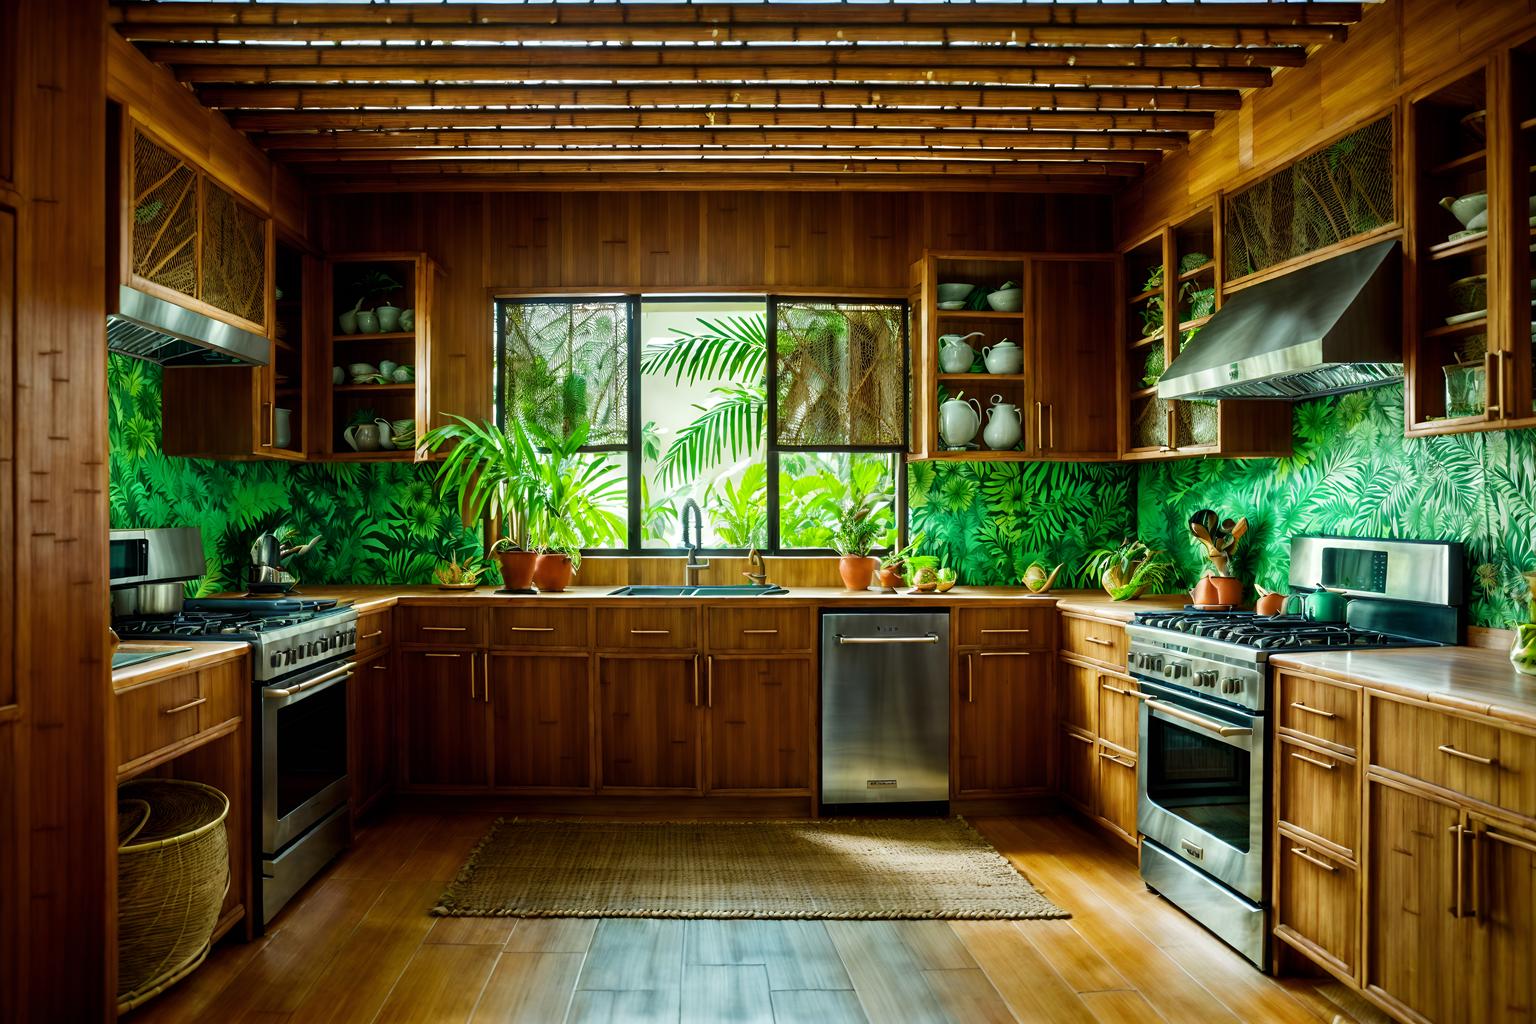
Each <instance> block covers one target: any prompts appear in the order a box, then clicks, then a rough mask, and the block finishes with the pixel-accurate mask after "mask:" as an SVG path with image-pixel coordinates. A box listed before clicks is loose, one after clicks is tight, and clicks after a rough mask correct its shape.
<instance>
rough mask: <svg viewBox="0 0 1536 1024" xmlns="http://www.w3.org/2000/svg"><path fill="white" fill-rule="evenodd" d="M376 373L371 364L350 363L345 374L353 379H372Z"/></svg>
mask: <svg viewBox="0 0 1536 1024" xmlns="http://www.w3.org/2000/svg"><path fill="white" fill-rule="evenodd" d="M378 372H379V371H378V369H377V368H376V367H375V366H374V365H373V364H372V363H350V364H348V366H347V373H349V374H351V375H352V376H353V377H372V376H373V375H374V374H376V373H378Z"/></svg>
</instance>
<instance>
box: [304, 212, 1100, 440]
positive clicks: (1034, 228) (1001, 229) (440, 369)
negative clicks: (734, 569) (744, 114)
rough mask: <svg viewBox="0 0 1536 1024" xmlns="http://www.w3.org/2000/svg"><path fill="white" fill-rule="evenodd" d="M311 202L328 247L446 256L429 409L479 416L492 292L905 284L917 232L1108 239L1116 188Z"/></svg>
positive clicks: (923, 237) (992, 243)
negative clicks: (1109, 194)
mask: <svg viewBox="0 0 1536 1024" xmlns="http://www.w3.org/2000/svg"><path fill="white" fill-rule="evenodd" d="M310 212H311V225H310V236H311V239H312V241H313V242H314V243H315V244H316V245H318V246H319V247H320V248H321V249H322V250H324V251H326V252H347V251H353V252H358V251H397V250H416V249H420V250H422V251H425V252H427V253H428V254H429V255H431V256H432V257H433V258H434V259H436V260H437V261H438V262H439V263H441V264H442V265H443V267H444V269H445V270H446V272H447V280H446V282H445V286H444V288H443V290H442V291H441V293H440V302H439V308H438V309H437V310H434V312H433V323H434V325H435V326H434V331H435V333H434V337H433V349H432V351H433V412H434V413H442V412H454V413H459V414H461V415H467V416H474V417H484V416H488V415H489V411H490V410H489V408H488V405H487V402H488V399H487V397H486V396H487V395H488V394H489V391H490V388H489V385H488V384H487V383H486V382H487V381H488V380H489V374H490V356H491V348H490V338H491V325H490V319H491V313H490V309H491V299H492V297H493V296H494V295H496V294H497V293H509V292H529V291H535V292H537V291H551V292H558V291H586V292H598V291H609V292H618V291H627V292H635V291H667V290H672V291H701V292H717V293H718V292H766V291H774V292H779V293H795V292H828V291H832V292H836V291H838V290H845V291H848V292H857V291H870V290H884V291H894V292H897V293H905V291H906V289H907V280H908V268H909V266H910V264H911V262H912V261H913V260H914V259H916V258H917V257H918V255H919V254H920V253H921V252H922V250H923V249H925V248H929V249H1000V250H1050V251H1061V252H1091V251H1103V250H1106V249H1109V248H1111V246H1112V243H1113V240H1114V239H1113V231H1112V211H1111V204H1110V200H1109V199H1108V198H1106V197H1104V196H1085V195H1040V194H1017V193H947V192H945V193H933V192H843V193H839V192H566V193H552V192H471V193H464V192H430V193H406V194H398V193H391V194H377V195H346V196H324V197H316V198H315V199H314V200H313V202H312V204H311V211H310ZM434 422H436V418H435V417H434Z"/></svg>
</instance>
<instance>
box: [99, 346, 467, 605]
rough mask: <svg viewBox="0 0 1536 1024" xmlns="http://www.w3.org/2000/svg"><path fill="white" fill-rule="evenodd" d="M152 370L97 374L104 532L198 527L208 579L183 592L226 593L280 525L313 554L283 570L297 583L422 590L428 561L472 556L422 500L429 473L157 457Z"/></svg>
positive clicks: (429, 492) (431, 502) (145, 366)
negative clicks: (104, 417)
mask: <svg viewBox="0 0 1536 1024" xmlns="http://www.w3.org/2000/svg"><path fill="white" fill-rule="evenodd" d="M162 372H163V371H162V370H161V368H160V367H159V366H156V365H154V364H153V363H146V362H142V361H140V360H137V359H129V358H128V357H126V356H121V355H116V354H114V355H111V356H109V361H108V364H107V390H108V394H107V397H108V427H109V431H110V435H109V436H110V438H111V458H110V468H111V480H110V484H109V490H108V500H109V502H110V506H111V522H112V526H113V528H114V529H127V528H150V527H161V526H201V527H202V528H203V549H204V554H205V556H206V558H207V564H208V571H207V573H206V574H205V575H204V576H203V578H202V579H201V580H198V581H196V583H195V584H194V585H189V587H188V589H189V591H190V592H195V593H197V594H213V593H218V592H220V591H225V590H234V589H237V588H238V587H239V585H240V583H239V575H240V571H241V569H242V568H243V567H244V566H245V565H246V564H247V562H248V561H249V553H250V547H251V541H252V540H253V539H254V537H255V535H256V534H257V533H259V532H261V531H262V530H264V529H270V528H272V527H275V526H280V525H283V524H285V523H286V524H292V525H293V527H294V528H295V531H296V532H297V534H298V535H299V536H300V537H304V538H308V537H312V536H314V535H315V534H319V535H320V536H321V538H322V540H321V542H320V544H319V545H318V546H317V547H316V548H315V549H314V550H313V551H311V552H310V553H309V554H307V555H305V556H304V558H303V559H302V560H300V561H298V562H296V563H295V565H294V571H295V573H296V574H297V575H298V576H299V578H300V579H301V580H303V581H305V582H308V583H317V584H319V583H430V582H431V581H432V570H433V568H434V567H435V566H436V565H437V563H438V561H439V560H449V559H462V558H464V557H466V556H475V555H478V554H479V553H480V540H479V537H478V536H476V535H475V534H474V533H472V532H470V531H467V530H465V529H464V527H463V524H462V523H460V522H459V519H458V516H457V515H456V514H455V513H454V510H453V509H452V508H451V507H450V506H448V505H447V504H445V503H444V502H442V501H439V500H438V498H437V497H436V495H435V494H434V493H433V489H432V477H433V474H434V468H433V467H431V466H419V465H414V464H412V463H407V462H384V463H375V464H373V465H363V464H360V463H288V462H214V461H208V460H204V459H182V458H176V457H174V456H169V455H165V454H163V453H162V452H161V450H160V437H161V434H160V381H161V374H162Z"/></svg>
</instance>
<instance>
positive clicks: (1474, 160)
mask: <svg viewBox="0 0 1536 1024" xmlns="http://www.w3.org/2000/svg"><path fill="white" fill-rule="evenodd" d="M1487 159H1488V151H1487V150H1486V149H1479V150H1477V151H1476V152H1473V153H1467V154H1465V155H1464V156H1458V157H1456V158H1455V159H1454V160H1447V161H1446V162H1445V163H1443V164H1436V165H1435V166H1433V167H1431V168H1430V169H1429V173H1430V174H1455V173H1456V172H1458V171H1465V170H1468V169H1470V168H1474V167H1477V166H1478V165H1479V164H1481V163H1483V161H1485V160H1487Z"/></svg>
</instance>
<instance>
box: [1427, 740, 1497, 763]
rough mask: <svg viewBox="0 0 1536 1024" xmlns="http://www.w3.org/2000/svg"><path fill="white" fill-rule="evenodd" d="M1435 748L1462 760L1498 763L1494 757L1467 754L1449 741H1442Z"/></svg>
mask: <svg viewBox="0 0 1536 1024" xmlns="http://www.w3.org/2000/svg"><path fill="white" fill-rule="evenodd" d="M1435 749H1436V750H1438V751H1440V753H1442V754H1450V755H1451V756H1452V757H1459V758H1462V759H1463V760H1466V761H1473V762H1475V763H1477V764H1486V765H1496V764H1498V763H1499V759H1498V758H1496V757H1480V756H1479V755H1477V754H1469V753H1467V752H1466V751H1465V750H1457V749H1456V748H1455V747H1453V746H1451V745H1450V744H1449V743H1442V744H1440V745H1439V746H1438V747H1436V748H1435Z"/></svg>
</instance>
